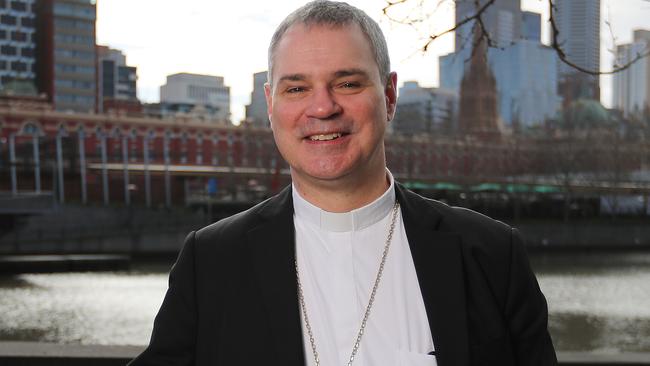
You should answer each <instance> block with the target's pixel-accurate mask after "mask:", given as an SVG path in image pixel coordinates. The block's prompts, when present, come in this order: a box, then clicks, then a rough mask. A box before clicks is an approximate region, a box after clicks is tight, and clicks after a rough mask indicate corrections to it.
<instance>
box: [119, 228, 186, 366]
mask: <svg viewBox="0 0 650 366" xmlns="http://www.w3.org/2000/svg"><path fill="white" fill-rule="evenodd" d="M194 247H195V233H194V232H192V233H190V234H189V235H188V236H187V238H186V239H185V244H184V245H183V249H182V250H181V252H180V254H179V256H178V259H177V261H176V263H175V264H174V266H173V267H172V270H171V272H170V275H169V288H168V289H167V293H166V294H165V299H164V300H163V303H162V305H161V307H160V310H159V311H158V315H156V318H155V320H154V325H153V332H152V333H151V340H150V341H149V346H148V347H147V348H146V349H145V350H144V352H142V354H140V355H139V356H138V357H137V358H135V359H134V360H133V361H131V362H130V363H129V364H128V366H153V365H156V366H181V365H183V366H186V365H193V364H194V355H195V351H194V350H195V341H196V333H197V332H196V329H197V320H196V319H197V309H196V296H195V275H194V274H195V248H194Z"/></svg>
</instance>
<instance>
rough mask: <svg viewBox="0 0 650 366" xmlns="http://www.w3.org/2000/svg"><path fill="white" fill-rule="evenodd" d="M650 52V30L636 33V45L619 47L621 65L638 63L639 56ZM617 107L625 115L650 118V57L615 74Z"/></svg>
mask: <svg viewBox="0 0 650 366" xmlns="http://www.w3.org/2000/svg"><path fill="white" fill-rule="evenodd" d="M648 49H650V30H644V29H638V30H635V31H634V38H633V42H632V43H629V44H623V45H619V46H617V47H616V60H615V63H616V64H617V65H624V64H627V63H629V62H631V61H632V60H634V59H635V58H636V57H637V55H639V54H642V53H643V52H645V51H647V50H648ZM613 95H614V101H613V102H614V103H613V105H614V107H615V108H618V109H620V110H621V111H623V115H625V116H626V117H627V116H637V117H638V116H642V115H645V114H648V115H650V58H648V57H645V58H643V59H640V60H638V61H636V62H634V63H633V64H632V65H630V67H628V68H627V69H625V70H622V71H619V72H617V73H615V74H614V90H613Z"/></svg>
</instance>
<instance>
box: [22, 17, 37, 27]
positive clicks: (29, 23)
mask: <svg viewBox="0 0 650 366" xmlns="http://www.w3.org/2000/svg"><path fill="white" fill-rule="evenodd" d="M20 24H21V25H22V26H23V27H25V28H34V18H30V17H22V18H20Z"/></svg>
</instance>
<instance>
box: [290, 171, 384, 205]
mask: <svg viewBox="0 0 650 366" xmlns="http://www.w3.org/2000/svg"><path fill="white" fill-rule="evenodd" d="M310 183H311V182H304V181H302V180H300V179H294V180H293V186H294V189H297V190H298V193H299V194H300V196H301V197H302V198H304V199H305V200H306V201H308V202H309V203H311V204H313V205H314V206H316V207H319V208H320V209H322V210H325V211H328V212H349V211H352V210H354V209H357V208H360V207H363V206H365V205H367V204H369V203H371V202H372V201H374V200H375V199H377V198H378V197H380V196H381V195H382V194H384V192H386V190H387V189H388V187H389V186H390V180H389V178H388V174H387V172H386V170H385V168H384V169H383V170H382V171H381V172H377V173H375V174H374V175H373V176H368V177H367V179H364V180H363V181H362V182H355V183H356V184H351V182H347V181H345V180H340V181H337V182H326V183H321V184H310Z"/></svg>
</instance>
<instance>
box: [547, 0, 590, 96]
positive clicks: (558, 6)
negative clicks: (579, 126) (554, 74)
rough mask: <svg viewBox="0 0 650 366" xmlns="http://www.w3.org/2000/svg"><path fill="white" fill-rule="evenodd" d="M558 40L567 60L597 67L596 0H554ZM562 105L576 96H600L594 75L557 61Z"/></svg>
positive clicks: (579, 64)
mask: <svg viewBox="0 0 650 366" xmlns="http://www.w3.org/2000/svg"><path fill="white" fill-rule="evenodd" d="M554 5H555V6H554V9H555V10H554V17H555V24H556V25H557V30H558V32H559V33H558V43H559V44H560V46H561V47H562V50H563V51H564V53H565V54H566V57H567V60H569V61H570V62H572V63H574V64H576V65H577V66H579V67H582V68H584V69H587V70H593V71H598V70H600V0H555V1H554ZM558 67H559V88H560V94H561V95H562V98H563V105H564V106H567V105H568V104H570V103H571V102H572V101H573V100H577V99H580V98H590V99H596V100H599V99H600V82H599V78H598V76H594V75H588V74H585V73H583V72H580V71H578V70H576V69H575V68H572V67H571V66H569V65H567V64H566V63H564V62H559V63H558Z"/></svg>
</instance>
